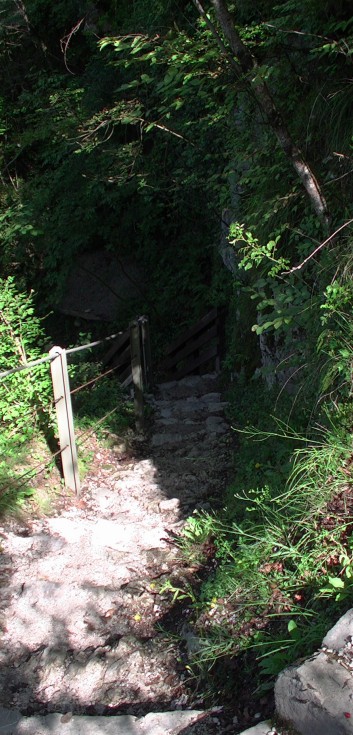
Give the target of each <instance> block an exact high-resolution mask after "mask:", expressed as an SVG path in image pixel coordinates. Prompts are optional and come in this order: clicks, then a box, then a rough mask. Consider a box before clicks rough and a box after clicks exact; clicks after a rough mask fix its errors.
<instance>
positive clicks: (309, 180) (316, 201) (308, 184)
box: [194, 0, 329, 228]
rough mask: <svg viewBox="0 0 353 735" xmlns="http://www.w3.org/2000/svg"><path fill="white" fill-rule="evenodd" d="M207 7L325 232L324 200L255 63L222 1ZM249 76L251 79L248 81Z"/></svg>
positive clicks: (197, 3) (325, 210) (214, 30)
mask: <svg viewBox="0 0 353 735" xmlns="http://www.w3.org/2000/svg"><path fill="white" fill-rule="evenodd" d="M194 4H195V5H196V7H197V9H198V11H199V13H200V14H201V15H203V17H205V16H206V14H205V11H204V9H203V7H202V5H201V3H200V0H194ZM211 4H212V5H213V7H214V10H215V13H216V18H217V20H218V23H219V25H220V27H221V29H222V33H223V35H224V37H225V38H226V39H227V41H228V43H229V47H230V50H231V57H232V62H233V63H234V58H233V57H236V59H237V63H238V66H239V71H241V72H242V73H243V74H245V75H247V76H248V85H249V87H250V89H251V90H252V93H253V95H254V96H255V99H256V100H257V103H258V105H259V107H260V108H261V110H262V111H263V113H264V114H265V116H266V118H267V121H268V123H269V125H270V127H271V128H272V130H273V132H274V133H275V135H276V137H277V140H278V142H279V144H280V146H281V148H282V150H283V151H284V153H285V155H286V157H287V158H288V159H289V161H290V162H291V164H292V166H293V168H294V170H295V172H296V173H297V175H298V176H299V178H300V180H301V182H302V185H303V186H304V189H305V191H306V193H307V195H308V197H309V200H310V204H311V206H312V208H313V210H314V212H315V214H316V215H317V216H318V217H319V218H320V220H321V222H322V223H323V225H324V226H325V228H327V227H328V225H329V214H328V210H327V204H326V200H325V197H324V195H323V193H322V191H321V188H320V186H319V183H318V181H317V179H316V177H315V174H314V172H313V171H312V170H311V168H310V166H309V164H308V163H307V162H306V161H305V159H304V157H303V154H302V152H301V151H300V149H299V148H298V146H296V145H295V143H294V142H293V140H292V138H291V135H290V133H289V130H288V129H287V126H286V124H285V123H284V120H283V118H282V115H281V113H280V112H279V110H278V109H277V108H276V105H275V102H274V100H273V97H272V95H271V92H270V90H269V88H268V86H267V84H266V82H264V81H263V80H262V79H261V77H260V76H259V75H258V74H257V71H258V63H257V60H256V58H255V57H254V56H253V54H252V53H251V52H250V51H249V49H248V48H247V46H246V45H245V44H244V43H243V41H242V40H241V38H240V36H239V34H238V33H237V31H236V28H235V26H234V21H233V18H232V16H231V14H230V12H229V10H228V6H227V4H226V0H211ZM211 30H212V32H213V33H214V32H216V33H217V31H216V29H215V28H214V27H213V29H211ZM250 74H251V76H252V78H249V76H250Z"/></svg>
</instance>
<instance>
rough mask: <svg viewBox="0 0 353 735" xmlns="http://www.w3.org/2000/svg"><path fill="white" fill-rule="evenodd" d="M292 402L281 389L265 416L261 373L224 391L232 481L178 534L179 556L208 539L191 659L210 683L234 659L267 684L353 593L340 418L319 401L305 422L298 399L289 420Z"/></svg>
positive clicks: (349, 501) (348, 447) (256, 681)
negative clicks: (210, 558)
mask: <svg viewBox="0 0 353 735" xmlns="http://www.w3.org/2000/svg"><path fill="white" fill-rule="evenodd" d="M290 402H291V399H290V398H289V397H288V396H287V397H285V396H283V397H282V402H281V404H279V403H278V408H277V417H274V416H272V417H271V415H270V413H271V410H272V411H273V406H274V405H275V396H274V394H273V393H271V392H268V393H266V391H264V389H263V385H262V384H261V382H260V381H259V382H256V381H253V382H252V383H250V384H249V385H248V386H245V385H243V384H241V383H239V384H238V385H237V386H236V387H235V388H234V389H233V392H232V395H231V396H230V406H231V408H230V416H231V419H233V430H235V431H236V430H237V431H238V436H239V446H238V450H237V453H236V464H237V469H236V474H235V478H234V481H233V483H232V484H231V486H230V487H229V488H228V490H227V493H226V497H225V503H224V507H223V509H222V510H221V511H220V512H218V511H217V512H214V513H208V512H207V513H206V512H201V513H200V512H197V513H195V514H193V516H191V517H190V518H189V520H188V523H187V525H186V528H185V531H184V535H183V538H182V541H181V545H182V548H183V550H184V552H185V553H187V554H190V553H192V550H193V549H194V548H202V544H203V543H205V542H206V541H210V539H211V540H212V544H213V545H214V547H215V557H216V559H215V569H214V572H213V573H212V574H211V576H210V577H208V579H207V580H206V581H205V582H204V583H203V584H202V585H201V588H200V591H199V593H198V595H197V599H196V600H195V602H194V603H193V606H192V607H193V616H194V623H193V624H194V629H195V633H196V635H197V636H198V638H199V646H198V650H197V652H196V653H195V654H194V656H193V660H192V661H191V662H190V666H191V669H192V671H193V673H194V675H195V677H196V679H199V680H200V679H201V680H203V681H204V682H205V686H206V687H208V686H211V688H212V687H213V688H215V689H216V690H217V687H219V686H220V681H222V680H224V679H225V678H226V675H225V672H226V671H227V667H228V671H232V670H233V671H234V668H235V667H236V666H237V661H238V662H239V661H241V662H242V667H243V670H244V672H246V670H247V669H248V674H247V675H248V676H249V680H250V681H251V683H252V687H253V690H255V691H256V692H257V693H258V694H259V695H260V694H262V693H263V692H264V691H266V690H267V689H269V688H272V686H273V682H274V679H275V677H276V676H277V675H278V673H279V672H280V671H281V670H282V669H283V668H284V667H285V666H286V665H288V664H290V663H292V662H294V661H296V660H297V659H298V658H301V657H303V656H305V657H307V656H308V655H310V654H311V653H312V652H313V651H314V650H316V649H317V647H318V646H319V645H320V643H321V641H322V639H323V637H324V635H325V633H326V632H327V630H328V629H329V628H330V627H331V626H332V624H333V622H334V621H335V620H337V618H338V617H339V616H340V614H341V613H342V612H344V611H345V610H346V609H347V607H349V605H350V604H351V601H352V600H353V557H352V548H353V537H352V535H351V534H352V527H353V522H352V520H351V516H352V511H353V492H352V478H351V469H350V467H351V463H352V444H351V435H350V431H349V429H348V426H349V421H347V420H346V421H345V422H342V421H341V420H340V421H337V422H336V423H335V421H334V420H333V418H332V416H331V414H330V412H328V411H326V414H325V411H324V410H322V411H321V415H320V425H315V426H314V427H313V426H311V428H310V430H309V429H308V423H307V418H306V416H307V414H306V411H305V410H304V406H302V409H303V410H302V411H301V412H300V411H297V412H296V415H295V416H294V415H293V416H292V423H291V425H290V426H289V424H288V422H287V419H286V417H287V416H288V410H290ZM345 415H346V419H347V418H348V415H347V407H345ZM344 426H346V427H347V428H344ZM244 676H246V674H245V673H244ZM244 676H243V675H242V679H241V681H242V686H244ZM231 679H232V677H231ZM207 682H208V683H207ZM232 686H233V691H234V681H233V682H232ZM223 689H224V687H223Z"/></svg>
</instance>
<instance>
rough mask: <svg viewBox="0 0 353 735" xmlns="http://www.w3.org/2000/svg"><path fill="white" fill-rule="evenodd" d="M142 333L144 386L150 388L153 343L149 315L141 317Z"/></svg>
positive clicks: (146, 388)
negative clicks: (151, 341)
mask: <svg viewBox="0 0 353 735" xmlns="http://www.w3.org/2000/svg"><path fill="white" fill-rule="evenodd" d="M139 325H140V333H141V349H142V359H143V375H142V380H143V387H144V389H145V390H150V389H151V386H152V359H151V343H150V325H149V321H148V317H147V316H141V317H140V318H139Z"/></svg>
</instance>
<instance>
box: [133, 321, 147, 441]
mask: <svg viewBox="0 0 353 735" xmlns="http://www.w3.org/2000/svg"><path fill="white" fill-rule="evenodd" d="M130 344H131V369H132V380H133V384H134V404H135V416H136V428H137V430H138V431H142V430H143V419H144V415H143V378H142V354H141V333H140V325H139V323H138V321H137V320H136V321H134V322H131V324H130Z"/></svg>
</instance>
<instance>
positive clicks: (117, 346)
mask: <svg viewBox="0 0 353 735" xmlns="http://www.w3.org/2000/svg"><path fill="white" fill-rule="evenodd" d="M129 345H130V332H129V330H128V329H127V330H125V332H121V335H119V337H117V339H116V340H114V342H113V344H112V346H111V348H110V349H109V350H108V352H107V353H106V355H105V356H104V358H103V360H102V364H103V367H105V366H106V365H108V363H109V362H111V360H112V358H113V357H114V355H115V354H116V353H117V352H119V350H121V349H122V348H123V347H125V348H126V346H128V348H129Z"/></svg>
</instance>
